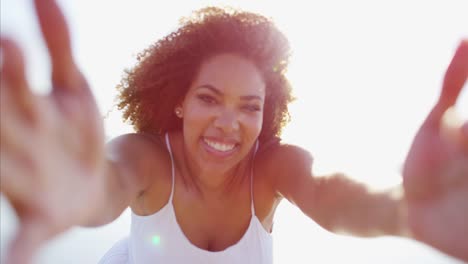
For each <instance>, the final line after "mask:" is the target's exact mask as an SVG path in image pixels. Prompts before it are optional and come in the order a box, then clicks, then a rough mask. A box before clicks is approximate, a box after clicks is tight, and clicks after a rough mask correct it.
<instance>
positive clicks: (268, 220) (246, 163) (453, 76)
mask: <svg viewBox="0 0 468 264" xmlns="http://www.w3.org/2000/svg"><path fill="white" fill-rule="evenodd" d="M35 4H36V11H37V14H38V18H39V23H40V26H41V30H42V33H43V36H44V39H45V41H46V44H47V47H48V50H49V55H50V58H51V62H52V68H53V70H52V83H53V87H54V89H53V90H52V92H51V93H50V94H49V95H45V96H39V95H35V94H33V93H32V92H31V90H30V87H29V84H28V83H27V81H26V78H25V73H24V61H23V59H22V53H21V50H20V49H19V48H18V47H17V45H16V44H15V43H14V42H13V41H11V40H8V39H5V38H2V41H1V45H2V52H3V54H4V65H3V67H2V79H1V81H2V85H1V93H2V96H1V97H0V100H1V104H0V106H1V111H0V113H1V114H2V116H1V118H0V122H1V123H0V125H1V126H0V127H1V129H0V132H1V133H0V136H1V137H0V139H1V142H2V144H1V147H0V151H1V155H0V159H1V164H2V166H1V167H0V168H1V171H0V176H1V181H2V185H1V191H2V193H3V194H5V195H6V196H7V197H8V199H9V200H10V202H11V204H12V205H13V207H14V208H15V210H16V212H17V214H18V217H19V220H20V228H19V232H18V234H17V237H16V239H15V240H14V242H13V243H12V245H11V249H10V252H9V260H8V263H28V262H29V261H30V260H31V258H32V256H33V254H34V252H35V251H36V250H37V249H38V248H39V247H40V245H42V244H43V243H44V241H46V240H48V239H50V238H52V237H54V236H55V235H57V234H59V233H61V232H63V231H65V230H67V229H68V228H70V227H72V226H75V225H101V224H105V223H108V222H110V221H112V220H113V219H115V218H116V217H118V215H119V214H120V213H121V212H122V211H123V210H124V209H125V208H127V207H128V206H130V207H131V208H132V210H133V212H134V213H136V214H139V215H149V214H152V213H154V212H157V211H158V210H159V209H160V208H162V207H163V206H164V205H165V204H166V203H167V201H168V198H169V194H170V191H171V161H170V157H169V153H168V152H167V150H166V147H165V145H164V142H163V139H162V138H159V137H156V136H154V135H149V134H128V135H123V136H120V137H118V138H116V139H114V140H112V141H111V142H110V143H108V144H107V145H106V146H105V145H104V136H103V135H104V133H103V128H102V123H101V121H100V120H99V117H100V115H99V113H98V110H97V107H96V104H95V102H94V99H93V97H92V95H91V92H90V90H89V87H88V85H87V83H86V81H85V79H84V77H83V75H82V74H81V73H80V71H79V69H77V67H76V64H75V63H74V60H73V56H72V52H71V48H70V40H69V33H68V29H67V26H66V23H65V19H64V17H63V15H62V13H61V11H60V10H59V9H58V7H57V5H56V3H55V2H54V1H52V0H36V1H35ZM467 75H468V42H466V41H464V42H462V43H461V45H460V47H459V48H458V50H457V52H456V53H455V56H454V59H453V60H452V62H451V64H450V66H449V68H448V70H447V73H446V76H445V79H444V85H443V87H442V93H441V96H440V98H439V100H438V102H437V103H436V104H435V106H434V108H433V109H432V110H431V112H430V114H429V115H428V118H427V119H426V121H425V122H424V123H423V125H422V126H421V128H420V131H419V132H418V133H417V135H416V137H415V140H414V142H413V146H412V147H411V150H410V152H409V154H408V157H407V159H406V161H405V166H404V171H403V176H404V184H403V187H404V196H401V195H400V196H399V197H396V196H394V195H393V193H391V192H382V193H372V192H370V191H368V190H367V188H365V186H363V185H361V184H358V183H355V182H352V181H351V180H349V179H348V178H347V177H346V176H345V175H343V174H339V173H337V174H333V175H327V176H323V177H317V175H314V173H313V168H312V163H313V160H312V158H311V155H310V154H309V153H307V152H306V151H305V150H303V149H301V148H300V147H297V146H291V145H284V144H280V145H274V146H269V147H268V146H265V147H264V149H261V150H260V151H259V153H258V154H257V156H256V157H255V167H254V176H255V177H254V179H253V193H254V204H255V210H256V217H258V219H259V220H260V222H261V223H262V225H263V227H264V228H265V230H267V231H270V230H271V228H272V221H273V216H274V213H275V210H276V207H277V205H278V203H279V202H280V201H281V200H282V199H283V198H286V199H287V200H289V201H290V202H292V203H294V204H295V205H297V206H298V207H299V208H300V209H301V210H302V211H303V212H304V213H305V214H306V215H307V216H309V217H311V218H312V219H314V220H315V221H316V222H317V223H319V224H320V225H322V226H323V227H325V228H327V229H328V230H330V231H333V232H340V231H346V232H350V233H352V234H355V235H360V236H374V235H385V234H387V235H409V234H410V235H411V236H412V237H413V238H415V239H418V240H419V241H421V242H424V243H427V244H428V245H431V246H433V247H435V248H437V249H439V250H441V251H443V252H445V253H447V254H450V255H452V256H455V257H458V258H460V259H463V260H467V261H468V256H467V255H466V254H467V252H468V248H467V247H466V245H468V241H467V239H468V236H467V235H466V232H465V231H466V224H465V223H464V222H463V220H462V219H467V218H468V208H467V207H466V206H467V203H466V200H468V177H467V176H468V168H467V164H468V149H467V147H466V146H467V145H468V144H467V143H468V132H467V130H468V124H467V123H464V124H463V125H460V126H456V127H449V128H447V126H445V125H444V122H443V120H444V119H443V116H444V113H446V111H447V109H449V108H450V107H451V106H453V105H454V104H455V102H456V99H457V97H458V95H459V93H460V91H461V89H462V87H463V84H464V83H465V81H466V78H467ZM3 76H4V78H3ZM207 84H208V85H209V86H210V87H212V88H214V89H215V90H213V89H212V88H207ZM265 89H267V88H266V87H265V85H264V82H263V80H262V77H261V74H260V73H259V72H258V70H257V69H256V68H255V66H254V64H253V63H251V62H249V61H248V60H246V59H245V58H242V57H240V56H237V55H235V54H219V55H218V56H215V57H213V58H210V59H208V60H207V61H205V63H204V64H202V66H201V68H200V69H199V73H198V75H197V77H196V78H195V80H194V81H193V83H192V85H191V87H190V89H189V92H188V93H187V94H186V96H185V98H184V100H183V101H182V102H181V103H180V105H177V106H175V108H180V110H181V113H182V115H181V118H183V124H184V129H183V131H175V132H172V133H170V139H171V145H172V146H173V151H174V158H175V164H176V181H175V196H174V207H175V211H176V215H177V220H178V222H179V225H180V227H181V229H182V230H183V231H184V233H185V235H186V237H187V238H188V239H189V240H190V241H191V242H192V243H193V244H194V245H195V246H197V247H199V248H202V249H206V250H210V251H219V250H222V249H225V248H227V247H229V246H230V245H233V244H235V243H236V242H237V241H238V240H239V239H240V238H241V237H242V235H243V234H244V233H245V230H246V228H247V226H248V222H249V220H250V217H251V215H250V178H249V173H248V172H249V168H250V164H251V162H250V161H251V160H252V158H253V153H252V146H253V145H254V143H255V141H256V138H257V136H258V135H259V133H260V129H261V124H262V120H261V118H262V111H263V110H262V106H263V102H264V96H265ZM200 95H203V96H201V97H200ZM207 95H209V96H212V97H213V98H211V99H214V100H211V99H208V97H207ZM245 96H248V97H247V98H250V99H248V100H246V97H245ZM246 106H248V107H246ZM252 109H260V110H255V111H252ZM39 110H40V111H39ZM78 110H79V111H78ZM39 113H40V114H39ZM441 131H448V133H446V132H444V133H442V132H441ZM204 139H209V140H211V141H217V142H218V143H219V142H222V143H233V142H235V144H236V147H235V149H234V150H233V151H232V152H230V153H229V155H228V154H226V153H220V152H217V151H215V150H213V149H212V148H210V147H209V144H208V145H207V144H206V142H205V140H204ZM30 146H34V148H31V147H30ZM155 171H157V172H159V173H157V174H155V173H154V172H155ZM70 193H74V194H80V195H73V196H70V195H69V194H70ZM227 208H229V210H228V209H227Z"/></svg>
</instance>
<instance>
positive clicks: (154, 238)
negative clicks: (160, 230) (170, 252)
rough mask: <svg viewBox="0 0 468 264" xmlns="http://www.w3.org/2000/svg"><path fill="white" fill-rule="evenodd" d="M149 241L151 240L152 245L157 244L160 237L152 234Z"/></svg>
mask: <svg viewBox="0 0 468 264" xmlns="http://www.w3.org/2000/svg"><path fill="white" fill-rule="evenodd" d="M151 242H153V245H155V246H158V245H159V244H160V243H161V237H159V236H153V237H152V238H151Z"/></svg>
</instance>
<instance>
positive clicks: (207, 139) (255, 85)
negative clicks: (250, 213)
mask: <svg viewBox="0 0 468 264" xmlns="http://www.w3.org/2000/svg"><path fill="white" fill-rule="evenodd" d="M264 101H265V83H264V80H263V78H262V75H261V73H260V72H259V70H258V69H257V67H256V66H255V65H254V64H253V63H252V62H250V61H249V60H247V59H245V58H242V57H240V56H237V55H233V54H221V55H217V56H215V57H212V58H210V59H209V60H207V61H206V62H205V63H203V64H202V65H201V67H200V70H199V72H198V75H197V76H196V77H195V80H194V81H193V82H192V84H191V86H190V89H189V90H188V92H187V94H186V96H185V98H184V101H183V103H182V116H183V138H184V148H185V152H186V154H187V155H188V158H189V161H190V163H192V164H191V165H192V166H193V165H194V166H195V167H196V170H197V172H198V173H201V174H206V173H209V174H223V173H227V172H228V171H229V170H231V169H233V168H234V167H236V165H237V164H239V162H240V161H242V160H243V159H244V158H245V157H246V156H247V154H248V153H249V151H250V150H251V149H252V146H253V145H254V143H255V141H256V140H257V137H258V136H259V134H260V131H261V129H262V121H263V106H264Z"/></svg>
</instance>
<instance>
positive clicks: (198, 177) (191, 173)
mask: <svg viewBox="0 0 468 264" xmlns="http://www.w3.org/2000/svg"><path fill="white" fill-rule="evenodd" d="M184 153H185V152H184ZM184 159H185V162H183V163H184V165H185V166H183V167H182V168H183V169H182V170H183V173H182V175H183V178H184V179H185V180H184V181H185V182H186V183H188V184H189V186H190V187H191V188H193V189H194V190H195V191H196V193H197V195H199V196H200V197H201V198H202V199H209V200H213V199H215V200H225V199H227V198H229V197H231V196H232V194H235V193H239V190H240V189H242V188H243V187H244V186H246V183H250V170H249V168H250V166H249V165H250V162H249V161H250V155H249V156H248V157H246V158H245V159H244V160H242V161H241V162H240V163H239V164H237V165H236V166H235V167H233V168H230V169H228V170H227V171H224V172H213V171H210V170H206V169H205V170H204V169H203V168H199V167H198V166H196V164H194V162H190V160H189V159H188V157H186V156H185V155H184Z"/></svg>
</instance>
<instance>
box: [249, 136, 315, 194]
mask: <svg viewBox="0 0 468 264" xmlns="http://www.w3.org/2000/svg"><path fill="white" fill-rule="evenodd" d="M257 160H258V161H257V162H258V166H259V167H260V168H259V169H261V173H262V174H263V177H265V178H266V180H267V181H268V182H269V183H270V186H271V188H273V189H274V191H275V193H276V194H277V195H278V196H281V197H285V198H288V199H289V197H288V194H289V192H291V191H293V190H295V189H297V188H298V187H299V185H300V184H303V183H304V182H306V181H307V180H309V179H311V178H312V164H313V158H312V155H311V154H310V152H309V151H307V150H306V149H304V148H301V147H299V146H296V145H291V144H286V143H283V142H281V141H279V140H277V142H274V143H272V144H271V143H270V144H268V145H266V146H264V148H263V149H262V148H260V149H259V153H258V158H257Z"/></svg>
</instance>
